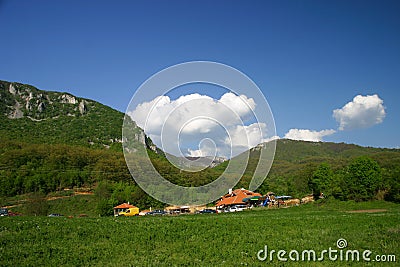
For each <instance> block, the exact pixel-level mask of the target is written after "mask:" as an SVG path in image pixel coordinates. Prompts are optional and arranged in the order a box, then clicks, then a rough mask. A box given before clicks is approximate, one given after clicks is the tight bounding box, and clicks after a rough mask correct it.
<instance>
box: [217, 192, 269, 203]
mask: <svg viewBox="0 0 400 267" xmlns="http://www.w3.org/2000/svg"><path fill="white" fill-rule="evenodd" d="M254 196H259V197H261V194H260V193H254V192H252V191H250V190H246V189H243V188H242V189H236V190H234V191H233V192H232V194H226V195H225V196H223V197H222V198H221V200H220V201H218V202H217V205H216V206H222V205H238V204H246V203H244V202H243V201H242V200H243V199H244V198H247V197H254Z"/></svg>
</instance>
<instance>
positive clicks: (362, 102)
mask: <svg viewBox="0 0 400 267" xmlns="http://www.w3.org/2000/svg"><path fill="white" fill-rule="evenodd" d="M385 116H386V112H385V107H384V106H383V100H382V99H380V98H379V96H378V95H376V94H375V95H367V96H362V95H357V96H356V97H354V99H353V101H351V102H349V103H347V104H346V105H345V106H344V107H342V108H341V109H335V110H334V111H333V117H334V118H335V120H336V121H337V122H338V123H339V130H341V131H343V130H353V129H360V128H368V127H371V126H373V125H375V124H379V123H381V122H383V119H384V118H385Z"/></svg>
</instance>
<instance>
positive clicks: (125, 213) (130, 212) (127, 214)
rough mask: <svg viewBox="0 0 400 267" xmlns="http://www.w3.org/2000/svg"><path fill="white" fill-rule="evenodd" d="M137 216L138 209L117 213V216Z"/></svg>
mask: <svg viewBox="0 0 400 267" xmlns="http://www.w3.org/2000/svg"><path fill="white" fill-rule="evenodd" d="M136 215H139V208H128V209H127V210H126V211H122V212H120V213H118V216H125V217H131V216H136Z"/></svg>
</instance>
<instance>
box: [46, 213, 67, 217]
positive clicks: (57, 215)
mask: <svg viewBox="0 0 400 267" xmlns="http://www.w3.org/2000/svg"><path fill="white" fill-rule="evenodd" d="M63 216H64V215H62V214H60V213H52V214H49V217H63Z"/></svg>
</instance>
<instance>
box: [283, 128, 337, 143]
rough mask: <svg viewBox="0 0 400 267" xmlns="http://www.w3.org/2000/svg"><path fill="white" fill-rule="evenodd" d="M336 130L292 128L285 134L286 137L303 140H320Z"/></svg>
mask: <svg viewBox="0 0 400 267" xmlns="http://www.w3.org/2000/svg"><path fill="white" fill-rule="evenodd" d="M335 132H336V131H335V130H332V129H330V130H322V131H312V130H307V129H290V130H289V132H287V133H286V134H285V137H284V138H286V139H292V140H302V141H312V142H320V141H323V137H325V136H328V135H332V134H334V133H335Z"/></svg>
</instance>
